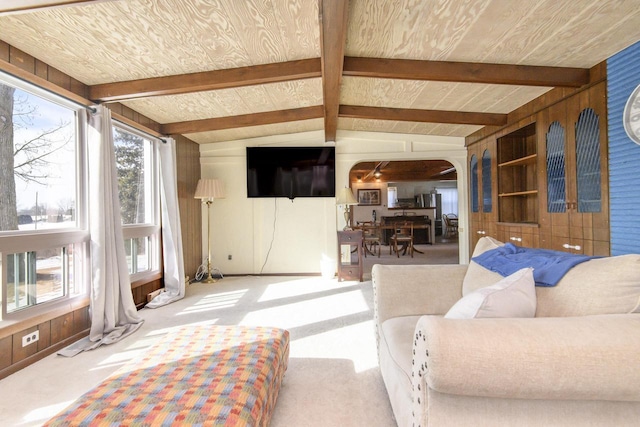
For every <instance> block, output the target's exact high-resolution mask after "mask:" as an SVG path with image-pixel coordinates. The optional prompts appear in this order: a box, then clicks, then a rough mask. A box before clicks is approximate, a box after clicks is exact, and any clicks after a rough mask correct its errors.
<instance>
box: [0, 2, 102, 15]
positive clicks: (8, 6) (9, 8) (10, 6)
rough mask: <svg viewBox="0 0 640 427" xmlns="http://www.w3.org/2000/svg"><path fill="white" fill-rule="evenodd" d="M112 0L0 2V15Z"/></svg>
mask: <svg viewBox="0 0 640 427" xmlns="http://www.w3.org/2000/svg"><path fill="white" fill-rule="evenodd" d="M105 1H113V0H25V1H3V2H0V16H2V15H16V14H20V13H31V12H38V11H41V10H43V9H54V8H58V7H67V6H84V5H88V4H96V3H102V2H105Z"/></svg>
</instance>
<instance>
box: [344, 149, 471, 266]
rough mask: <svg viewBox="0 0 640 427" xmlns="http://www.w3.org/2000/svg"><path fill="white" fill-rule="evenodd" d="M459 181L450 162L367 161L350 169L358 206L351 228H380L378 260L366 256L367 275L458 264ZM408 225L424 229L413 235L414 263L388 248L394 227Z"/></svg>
mask: <svg viewBox="0 0 640 427" xmlns="http://www.w3.org/2000/svg"><path fill="white" fill-rule="evenodd" d="M457 180H458V174H457V171H456V168H455V167H454V165H453V164H451V163H450V162H449V161H447V160H397V161H396V160H394V161H364V162H359V163H357V164H355V165H354V166H353V167H352V168H351V170H350V171H349V185H350V187H351V189H352V190H353V194H354V196H355V197H356V199H357V200H358V205H355V206H353V208H352V210H351V214H352V216H353V217H352V224H354V225H355V226H358V224H365V223H370V222H373V223H375V224H379V225H380V226H381V228H382V229H381V230H380V233H381V239H380V241H381V248H380V249H381V250H380V256H379V257H378V252H377V251H373V252H374V253H367V256H366V258H365V264H364V266H365V275H367V273H369V274H370V272H371V266H372V265H373V264H457V263H458V262H459V245H458V233H457V216H458V205H459V204H458V182H457ZM449 219H451V221H450V220H449ZM405 220H407V221H412V222H413V221H415V224H420V226H416V228H415V230H414V244H415V248H416V252H415V253H414V256H413V257H411V256H410V255H409V254H406V253H405V254H402V253H400V254H396V253H394V251H393V250H391V248H390V247H389V243H390V242H389V237H390V236H391V234H392V226H391V224H392V223H395V222H398V221H405ZM425 222H426V223H428V225H429V226H428V227H426V226H424V225H423V224H424V223H425ZM454 222H455V224H454Z"/></svg>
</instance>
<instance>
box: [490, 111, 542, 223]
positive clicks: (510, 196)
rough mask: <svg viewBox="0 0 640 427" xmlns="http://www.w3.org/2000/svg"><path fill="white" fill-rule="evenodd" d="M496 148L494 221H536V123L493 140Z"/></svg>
mask: <svg viewBox="0 0 640 427" xmlns="http://www.w3.org/2000/svg"><path fill="white" fill-rule="evenodd" d="M496 142H497V149H498V201H499V203H498V208H499V214H498V220H499V221H501V222H511V223H532V224H535V223H537V222H538V172H537V169H538V140H537V138H536V124H535V123H530V124H528V125H527V126H525V127H523V128H520V129H517V130H515V131H513V132H510V133H508V134H506V135H504V136H502V137H500V138H498V139H497V140H496Z"/></svg>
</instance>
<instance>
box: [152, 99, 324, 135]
mask: <svg viewBox="0 0 640 427" xmlns="http://www.w3.org/2000/svg"><path fill="white" fill-rule="evenodd" d="M323 114H324V107H323V106H322V105H316V106H313V107H302V108H293V109H290V110H279V111H267V112H264V113H254V114H243V115H239V116H228V117H215V118H212V119H202V120H192V121H187V122H174V123H166V124H164V125H161V126H160V131H161V133H163V134H166V135H170V134H175V133H179V134H189V133H198V132H209V131H214V130H222V129H232V128H240V127H248V126H259V125H269V124H274V123H284V122H294V121H298V120H308V119H318V118H321V117H322V116H323Z"/></svg>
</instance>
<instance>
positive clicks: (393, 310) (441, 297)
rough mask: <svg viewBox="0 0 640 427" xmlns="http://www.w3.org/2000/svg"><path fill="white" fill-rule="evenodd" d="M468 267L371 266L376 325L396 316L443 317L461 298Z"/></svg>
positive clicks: (453, 265) (457, 265) (454, 265)
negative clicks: (432, 315)
mask: <svg viewBox="0 0 640 427" xmlns="http://www.w3.org/2000/svg"><path fill="white" fill-rule="evenodd" d="M467 267H468V266H467V265H459V264H449V265H379V264H376V265H374V266H373V269H372V271H371V278H372V282H373V292H374V306H375V316H376V321H377V322H378V324H382V322H384V321H385V320H387V319H390V318H392V317H399V316H420V315H423V314H444V313H446V312H447V311H448V310H449V309H450V308H451V306H453V304H455V303H456V301H458V300H459V299H460V298H462V280H463V278H464V275H465V273H466V272H467Z"/></svg>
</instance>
